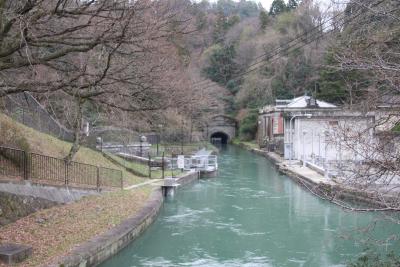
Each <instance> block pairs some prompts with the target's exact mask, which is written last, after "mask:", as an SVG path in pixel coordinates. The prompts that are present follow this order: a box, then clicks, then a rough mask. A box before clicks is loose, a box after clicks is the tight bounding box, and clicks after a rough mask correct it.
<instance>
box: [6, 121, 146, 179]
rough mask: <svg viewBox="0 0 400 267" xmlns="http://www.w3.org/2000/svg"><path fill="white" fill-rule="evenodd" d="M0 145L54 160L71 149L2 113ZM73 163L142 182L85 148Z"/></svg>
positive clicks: (65, 143)
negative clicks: (102, 169) (53, 158)
mask: <svg viewBox="0 0 400 267" xmlns="http://www.w3.org/2000/svg"><path fill="white" fill-rule="evenodd" d="M0 145H1V146H7V147H14V148H19V149H23V150H25V151H28V152H33V153H38V154H43V155H46V156H51V157H55V158H64V157H65V156H66V155H67V154H68V151H69V149H70V148H71V143H68V142H64V141H62V140H60V139H57V138H55V137H53V136H51V135H48V134H44V133H41V132H38V131H36V130H34V129H32V128H29V127H26V126H25V125H22V124H20V123H18V122H16V121H14V120H13V119H11V118H10V117H8V116H6V115H5V114H3V113H0ZM74 161H77V162H81V163H86V164H91V165H95V166H100V167H106V168H112V169H118V170H122V171H123V177H124V181H125V183H127V184H135V183H138V182H141V181H143V178H140V177H138V176H135V175H133V174H132V173H129V172H127V171H126V170H125V169H124V168H123V167H121V166H119V165H116V164H114V163H113V162H111V161H109V160H108V159H107V158H105V157H104V156H103V155H102V154H101V153H100V152H98V151H95V150H92V149H90V148H87V147H82V148H81V149H80V150H79V151H78V153H77V154H76V155H75V158H74Z"/></svg>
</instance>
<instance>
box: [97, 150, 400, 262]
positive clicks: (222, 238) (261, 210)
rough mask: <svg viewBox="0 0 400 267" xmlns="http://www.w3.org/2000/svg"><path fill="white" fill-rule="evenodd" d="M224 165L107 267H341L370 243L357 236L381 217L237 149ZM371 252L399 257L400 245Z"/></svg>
mask: <svg viewBox="0 0 400 267" xmlns="http://www.w3.org/2000/svg"><path fill="white" fill-rule="evenodd" d="M219 165H220V171H219V176H218V177H217V178H212V179H209V180H201V181H199V182H197V183H194V184H192V185H189V186H187V187H184V188H183V189H181V190H179V191H178V192H177V193H176V194H175V195H174V196H173V197H170V198H168V199H167V200H166V202H165V204H164V207H163V209H162V211H161V213H160V215H159V217H158V219H157V221H156V222H155V223H154V224H153V225H152V226H151V227H150V228H149V229H148V230H147V231H146V232H145V233H144V235H143V236H141V237H140V238H139V239H137V240H136V241H135V242H133V243H132V244H131V245H130V246H128V247H127V248H126V249H124V250H123V251H121V252H120V253H119V254H117V255H116V256H114V257H113V258H111V259H110V260H108V261H107V262H105V263H104V264H103V265H101V266H103V267H105V266H163V267H165V266H343V265H345V264H346V262H348V260H349V259H353V258H354V257H356V256H357V255H358V254H359V253H360V252H362V251H363V249H364V248H365V245H364V243H363V240H366V239H367V238H369V236H367V235H366V234H358V232H359V231H357V230H356V229H359V228H363V227H365V226H368V225H370V224H371V223H372V222H374V221H375V220H376V219H379V218H381V217H382V214H366V213H354V212H346V211H343V210H341V209H340V208H338V207H337V206H335V205H333V204H330V203H328V202H326V201H322V200H319V199H317V198H316V197H315V196H313V195H311V194H310V193H309V192H307V191H305V190H304V189H303V188H301V187H299V186H298V185H297V184H295V183H294V182H293V181H291V180H290V179H289V178H287V177H286V176H283V175H280V174H278V173H277V172H276V170H275V169H274V167H273V166H272V164H270V163H269V162H268V161H267V160H266V159H264V158H262V157H260V156H256V155H254V154H250V153H249V152H247V151H244V150H242V149H240V148H237V147H227V148H226V149H225V150H223V151H222V152H221V155H220V157H219ZM381 226H384V227H381ZM375 229H376V230H374V231H372V232H370V233H372V235H373V236H372V237H373V238H378V239H384V238H386V237H387V236H388V235H390V234H393V233H398V232H400V227H399V226H397V228H396V226H394V225H391V224H389V223H385V222H381V221H378V222H377V227H375ZM370 246H372V247H375V248H377V249H379V250H382V251H391V250H394V251H399V250H400V244H399V242H398V241H396V242H394V243H391V244H389V243H387V242H386V244H382V245H376V244H373V245H370Z"/></svg>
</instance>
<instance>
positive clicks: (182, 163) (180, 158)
mask: <svg viewBox="0 0 400 267" xmlns="http://www.w3.org/2000/svg"><path fill="white" fill-rule="evenodd" d="M184 168H185V156H184V155H178V169H184Z"/></svg>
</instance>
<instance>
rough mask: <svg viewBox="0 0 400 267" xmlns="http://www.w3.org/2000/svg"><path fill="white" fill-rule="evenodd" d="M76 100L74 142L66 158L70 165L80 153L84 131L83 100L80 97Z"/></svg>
mask: <svg viewBox="0 0 400 267" xmlns="http://www.w3.org/2000/svg"><path fill="white" fill-rule="evenodd" d="M75 100H76V104H77V107H76V119H75V123H74V142H73V144H72V146H71V149H70V150H69V153H68V155H67V156H66V157H65V160H66V161H67V163H70V162H71V161H72V159H73V158H74V156H75V155H76V153H78V151H79V148H80V147H81V129H82V104H83V102H82V99H81V98H79V97H76V98H75Z"/></svg>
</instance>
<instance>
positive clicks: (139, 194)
mask: <svg viewBox="0 0 400 267" xmlns="http://www.w3.org/2000/svg"><path fill="white" fill-rule="evenodd" d="M151 191H152V188H151V187H149V186H147V187H141V188H138V189H136V190H119V191H114V192H111V193H106V194H103V195H101V196H89V197H85V198H82V199H81V200H79V201H77V202H74V203H70V204H67V205H63V206H57V207H53V208H50V209H45V210H41V211H38V212H36V213H33V214H31V215H29V216H27V217H24V218H21V219H19V220H18V221H16V222H14V223H11V224H8V225H6V226H3V227H0V244H2V243H17V244H25V245H30V246H32V247H33V255H32V256H31V257H30V258H28V259H27V260H26V261H24V262H22V263H21V264H17V265H16V266H19V267H22V266H42V265H46V264H47V263H50V262H51V261H52V259H54V258H56V257H57V256H60V255H64V254H66V253H68V252H69V251H70V250H71V249H72V248H73V247H75V246H76V245H78V244H81V243H83V242H85V241H87V240H89V239H90V238H92V237H94V236H96V235H99V234H101V233H104V232H106V231H107V230H109V229H111V228H113V227H114V226H115V225H118V224H120V223H121V222H122V221H123V220H125V219H127V218H130V217H132V216H134V214H136V213H137V212H138V211H139V210H140V209H141V208H142V207H143V205H144V204H145V203H146V200H147V199H148V197H149V195H150V193H151ZM0 266H1V267H3V266H6V265H4V264H2V263H1V262H0ZM13 266H14V265H13Z"/></svg>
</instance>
